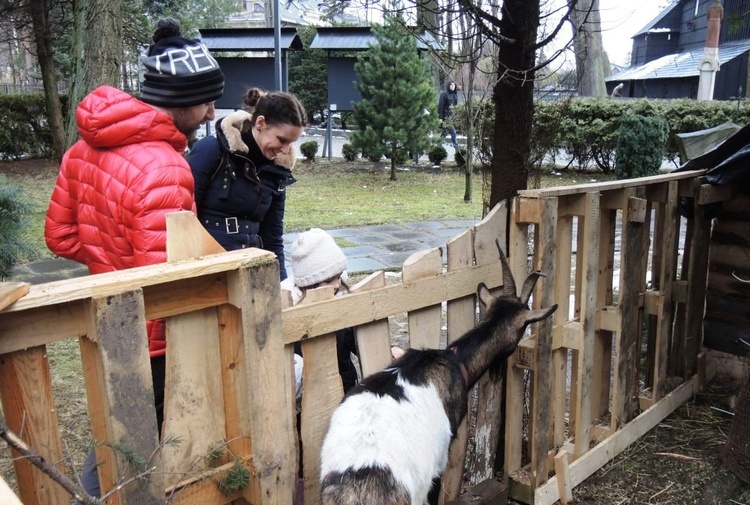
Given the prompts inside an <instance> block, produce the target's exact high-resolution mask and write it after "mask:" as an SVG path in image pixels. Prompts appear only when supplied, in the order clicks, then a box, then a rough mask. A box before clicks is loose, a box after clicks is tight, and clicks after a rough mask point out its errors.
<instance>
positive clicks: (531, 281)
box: [521, 270, 547, 305]
mask: <svg viewBox="0 0 750 505" xmlns="http://www.w3.org/2000/svg"><path fill="white" fill-rule="evenodd" d="M539 277H547V276H546V275H545V274H543V273H542V272H540V271H539V270H537V271H535V272H531V273H530V274H529V276H528V277H526V280H525V281H524V283H523V287H522V288H521V303H523V304H524V305H526V304H528V303H529V298H531V292H532V291H534V286H536V281H537V280H539Z"/></svg>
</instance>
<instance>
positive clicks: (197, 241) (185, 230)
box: [166, 210, 225, 261]
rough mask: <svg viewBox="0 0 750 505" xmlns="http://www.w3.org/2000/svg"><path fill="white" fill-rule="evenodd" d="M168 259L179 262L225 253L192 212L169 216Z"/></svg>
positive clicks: (167, 217) (185, 211)
mask: <svg viewBox="0 0 750 505" xmlns="http://www.w3.org/2000/svg"><path fill="white" fill-rule="evenodd" d="M166 221H167V259H168V261H178V260H184V259H189V258H197V257H199V256H206V255H208V254H218V253H223V252H225V250H224V248H223V247H222V246H221V245H220V244H219V243H218V242H217V241H216V239H214V238H213V237H212V236H211V234H210V233H208V232H207V231H206V229H205V228H204V227H203V225H202V224H201V223H200V222H199V221H198V217H197V216H196V215H195V214H194V213H193V212H191V211H188V210H184V211H180V212H173V213H171V214H167V216H166Z"/></svg>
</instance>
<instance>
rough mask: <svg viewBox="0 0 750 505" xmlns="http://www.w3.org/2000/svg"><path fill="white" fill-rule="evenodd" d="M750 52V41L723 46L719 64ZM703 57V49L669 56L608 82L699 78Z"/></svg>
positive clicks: (615, 76)
mask: <svg viewBox="0 0 750 505" xmlns="http://www.w3.org/2000/svg"><path fill="white" fill-rule="evenodd" d="M747 51H750V40H741V41H737V42H730V43H728V44H722V45H721V46H720V47H719V64H720V65H723V64H725V63H727V62H728V61H730V60H733V59H734V58H736V57H738V56H740V55H742V54H744V53H746V52H747ZM702 57H703V49H702V48H701V49H694V50H692V51H684V52H681V53H675V54H668V55H666V56H662V57H661V58H659V59H657V60H653V61H649V62H648V63H646V64H644V65H641V66H639V67H631V68H628V69H625V70H623V71H622V72H619V73H617V74H615V75H610V76H609V77H607V78H606V79H604V80H605V81H606V82H610V81H641V80H644V79H670V78H676V77H698V76H699V75H700V71H699V70H698V63H700V61H701V58H702Z"/></svg>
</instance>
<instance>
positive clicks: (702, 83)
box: [698, 0, 724, 100]
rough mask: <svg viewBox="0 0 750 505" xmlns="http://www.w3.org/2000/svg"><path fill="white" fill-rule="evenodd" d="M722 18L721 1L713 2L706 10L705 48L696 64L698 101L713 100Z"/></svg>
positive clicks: (715, 0) (717, 69)
mask: <svg viewBox="0 0 750 505" xmlns="http://www.w3.org/2000/svg"><path fill="white" fill-rule="evenodd" d="M723 17H724V8H723V7H722V6H721V0H714V1H713V3H712V4H711V7H709V8H708V29H707V30H706V46H705V47H704V48H703V57H702V58H701V61H700V63H698V70H699V71H700V77H699V80H698V100H713V99H714V84H715V83H716V72H718V71H719V32H720V31H721V19H722V18H723Z"/></svg>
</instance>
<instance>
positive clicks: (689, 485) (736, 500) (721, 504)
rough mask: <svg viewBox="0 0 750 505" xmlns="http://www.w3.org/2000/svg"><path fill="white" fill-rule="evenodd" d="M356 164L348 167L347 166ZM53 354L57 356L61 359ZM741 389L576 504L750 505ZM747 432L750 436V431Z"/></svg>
mask: <svg viewBox="0 0 750 505" xmlns="http://www.w3.org/2000/svg"><path fill="white" fill-rule="evenodd" d="M341 163H343V162H341ZM57 167H58V165H57V163H56V162H52V161H44V160H24V161H0V174H5V175H7V176H8V177H9V178H10V179H14V178H33V179H34V180H39V181H40V182H41V181H49V180H50V179H52V180H54V176H55V174H56V172H57ZM353 168H354V167H342V170H351V169H353ZM1 181H2V178H0V182H1ZM45 191H47V190H45ZM46 194H47V195H48V194H49V193H46ZM391 327H392V332H391V334H392V335H393V339H394V340H393V343H394V344H396V345H402V346H405V345H406V339H407V337H406V335H407V332H408V325H407V323H406V321H405V320H403V319H401V320H399V319H394V320H393V321H392V322H391ZM53 351H54V350H53ZM65 352H75V351H74V350H66V351H65ZM52 354H54V352H52ZM51 358H52V360H53V361H54V359H55V358H54V357H51ZM73 361H74V360H73ZM75 373H76V371H74V370H61V371H60V372H59V376H57V377H56V379H55V382H56V384H57V385H56V387H61V388H65V387H66V383H70V381H69V377H70V375H71V374H75ZM67 387H72V386H70V385H68V386H67ZM78 387H79V386H76V388H78ZM738 390H739V385H738V384H736V383H733V382H730V381H727V380H719V379H715V380H714V381H712V382H711V383H709V384H708V387H707V388H706V389H705V390H704V391H702V392H700V393H698V394H697V395H696V396H695V397H694V398H692V399H691V400H690V401H688V402H687V403H685V404H684V405H682V406H680V407H679V408H678V409H677V410H676V411H675V412H674V413H673V414H672V415H670V416H669V417H668V418H667V419H665V420H664V421H663V422H662V423H661V424H659V425H658V426H657V427H656V428H654V429H653V430H651V431H650V432H649V433H648V434H647V435H646V436H644V437H643V438H641V439H640V440H638V441H637V442H636V443H634V444H633V445H632V446H631V447H630V448H628V449H627V450H625V451H624V452H623V453H622V454H620V455H619V456H618V457H616V458H615V459H614V460H613V461H611V462H610V463H608V464H607V465H605V466H604V467H603V468H601V469H600V470H599V471H597V472H596V473H595V474H594V475H592V476H591V477H589V478H588V479H587V480H586V481H585V482H584V483H582V484H581V485H579V486H578V487H576V488H575V489H574V490H573V495H574V501H573V503H576V504H586V505H610V504H611V505H636V504H637V505H640V504H650V505H691V504H695V505H705V504H711V505H750V485H748V484H744V483H742V482H741V481H739V480H737V479H736V478H735V477H734V476H733V475H732V474H731V472H729V471H728V470H726V469H725V468H724V467H723V465H722V457H721V455H722V451H723V450H724V447H725V444H726V441H727V435H728V432H729V430H730V427H731V423H732V417H733V416H732V409H733V406H732V398H733V397H734V396H736V394H737V393H738ZM68 393H70V394H68V395H65V394H63V396H62V397H67V398H71V396H73V397H74V396H80V398H79V399H78V400H76V402H78V404H77V405H75V406H72V407H71V409H70V410H71V411H72V412H71V413H70V414H71V415H70V416H69V417H68V416H66V414H65V413H64V410H66V409H65V407H64V406H60V411H61V421H62V422H63V423H64V424H65V427H64V430H65V431H68V430H70V431H71V432H73V438H74V439H76V440H78V441H79V442H80V445H81V446H82V447H81V450H79V451H77V452H78V454H77V455H76V456H75V457H74V458H73V459H74V461H78V460H80V459H81V458H82V456H83V455H85V444H86V443H87V438H88V437H87V435H86V434H85V433H82V432H81V426H80V424H81V423H78V422H76V417H77V414H76V413H77V412H78V413H79V412H80V411H81V410H83V412H85V399H84V398H85V397H83V392H82V391H80V390H77V391H74V392H70V391H69V392H68ZM56 396H57V395H56ZM69 407H70V406H69ZM84 424H85V423H84ZM84 431H85V430H84ZM747 436H748V437H750V432H749V433H747ZM0 445H2V444H0ZM0 475H2V476H3V477H4V478H6V479H8V480H9V481H11V482H12V468H11V464H10V459H9V454H8V451H7V448H5V447H0ZM513 503H515V502H513Z"/></svg>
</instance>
